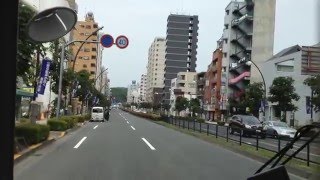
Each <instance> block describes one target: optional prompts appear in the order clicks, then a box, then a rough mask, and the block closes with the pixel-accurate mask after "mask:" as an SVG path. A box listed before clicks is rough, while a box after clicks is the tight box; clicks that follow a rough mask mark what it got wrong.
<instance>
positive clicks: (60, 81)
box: [56, 40, 99, 120]
mask: <svg viewBox="0 0 320 180" xmlns="http://www.w3.org/2000/svg"><path fill="white" fill-rule="evenodd" d="M75 42H83V43H86V42H88V43H99V42H97V41H86V40H85V41H83V40H74V41H70V42H67V43H64V44H62V46H61V54H60V72H59V86H58V102H57V109H56V113H57V114H56V116H57V119H58V120H59V117H60V106H61V105H60V104H61V94H62V78H63V63H64V55H65V48H66V47H68V46H69V45H70V44H73V43H75Z"/></svg>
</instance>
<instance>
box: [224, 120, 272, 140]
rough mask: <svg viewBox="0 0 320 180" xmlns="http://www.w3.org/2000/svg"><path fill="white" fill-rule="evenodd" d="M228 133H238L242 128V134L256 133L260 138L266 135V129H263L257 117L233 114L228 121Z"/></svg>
mask: <svg viewBox="0 0 320 180" xmlns="http://www.w3.org/2000/svg"><path fill="white" fill-rule="evenodd" d="M229 127H230V134H234V132H238V133H240V132H241V130H242V135H243V136H249V137H250V136H251V135H255V134H256V133H258V135H259V136H260V137H261V138H265V137H266V131H265V130H264V129H263V124H262V123H261V122H260V121H259V119H258V118H256V117H255V116H252V115H233V116H232V117H231V119H230V121H229Z"/></svg>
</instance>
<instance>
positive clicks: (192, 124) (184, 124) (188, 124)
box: [164, 118, 320, 166]
mask: <svg viewBox="0 0 320 180" xmlns="http://www.w3.org/2000/svg"><path fill="white" fill-rule="evenodd" d="M164 121H165V122H167V123H169V124H172V125H175V126H178V127H179V128H183V129H188V130H192V131H198V132H199V133H206V134H207V135H208V136H209V135H213V136H215V137H216V138H224V139H226V141H227V142H229V141H234V142H238V143H239V145H240V146H241V145H242V144H246V145H250V146H254V147H255V148H256V150H257V151H258V150H259V149H264V150H268V151H271V152H275V153H277V152H279V151H280V150H281V149H282V147H281V146H285V145H286V144H287V143H289V142H290V139H288V138H285V137H281V136H278V137H277V138H276V139H273V140H276V144H271V145H270V146H273V147H274V149H272V148H270V147H268V146H262V145H261V144H263V143H265V142H264V141H262V140H260V138H261V136H263V134H261V132H259V131H254V130H251V131H252V132H251V134H252V135H253V136H255V142H254V143H253V142H247V141H244V140H243V132H244V131H250V130H249V129H244V128H236V130H238V131H239V132H240V134H239V136H238V137H237V138H235V136H233V137H231V135H230V127H229V126H225V125H218V124H209V123H202V122H197V121H187V120H180V119H174V118H166V119H164ZM233 129H235V128H233ZM259 137H260V138H259ZM275 148H276V149H275ZM304 153H305V154H306V155H303V154H302V153H300V154H298V155H299V156H298V155H297V156H295V157H294V158H296V159H299V160H302V161H306V163H307V166H309V165H310V163H313V164H317V165H320V162H319V161H320V154H319V155H316V156H318V157H319V158H317V159H318V160H312V159H310V145H309V144H308V145H307V147H306V152H304ZM287 155H289V154H287Z"/></svg>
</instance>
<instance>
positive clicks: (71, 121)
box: [61, 116, 77, 129]
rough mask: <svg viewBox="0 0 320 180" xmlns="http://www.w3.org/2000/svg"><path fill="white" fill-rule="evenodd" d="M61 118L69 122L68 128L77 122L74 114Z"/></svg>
mask: <svg viewBox="0 0 320 180" xmlns="http://www.w3.org/2000/svg"><path fill="white" fill-rule="evenodd" d="M61 120H62V121H64V122H66V123H67V128H68V129H70V128H73V127H74V126H75V125H76V124H77V121H76V119H75V118H74V116H62V117H61Z"/></svg>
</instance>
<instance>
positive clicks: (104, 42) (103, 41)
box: [100, 34, 114, 48]
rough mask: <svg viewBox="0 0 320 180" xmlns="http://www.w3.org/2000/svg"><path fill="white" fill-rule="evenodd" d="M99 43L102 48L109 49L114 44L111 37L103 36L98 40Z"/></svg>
mask: <svg viewBox="0 0 320 180" xmlns="http://www.w3.org/2000/svg"><path fill="white" fill-rule="evenodd" d="M100 43H101V45H102V46H103V47H105V48H109V47H111V46H112V45H113V44H114V39H113V37H112V36H111V35H109V34H105V35H103V36H102V37H101V38H100Z"/></svg>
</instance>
